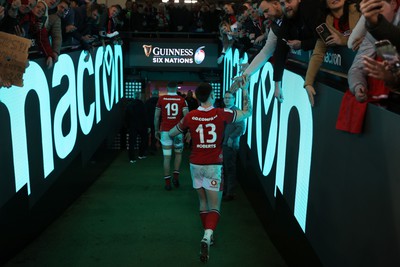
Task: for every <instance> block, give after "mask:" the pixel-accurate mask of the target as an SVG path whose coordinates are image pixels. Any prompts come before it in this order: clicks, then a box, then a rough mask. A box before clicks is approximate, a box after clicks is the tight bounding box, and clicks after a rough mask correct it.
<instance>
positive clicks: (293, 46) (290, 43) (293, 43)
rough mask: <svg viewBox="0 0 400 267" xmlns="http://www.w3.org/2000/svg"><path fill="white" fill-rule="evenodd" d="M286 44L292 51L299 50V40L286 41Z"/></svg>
mask: <svg viewBox="0 0 400 267" xmlns="http://www.w3.org/2000/svg"><path fill="white" fill-rule="evenodd" d="M286 44H287V45H288V46H289V47H290V48H291V49H293V50H299V49H301V41H300V40H288V41H287V43H286Z"/></svg>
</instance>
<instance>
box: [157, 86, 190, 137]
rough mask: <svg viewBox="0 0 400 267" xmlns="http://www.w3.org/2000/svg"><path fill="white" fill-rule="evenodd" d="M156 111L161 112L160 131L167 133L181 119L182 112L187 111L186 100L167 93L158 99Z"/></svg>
mask: <svg viewBox="0 0 400 267" xmlns="http://www.w3.org/2000/svg"><path fill="white" fill-rule="evenodd" d="M156 109H159V110H161V126H160V131H162V132H165V131H169V130H170V129H171V128H172V127H174V126H175V125H177V124H178V123H179V121H180V120H181V119H182V118H183V111H184V110H185V109H186V110H188V105H187V103H186V100H185V99H184V98H183V97H181V96H179V95H177V94H172V93H168V94H167V95H163V96H160V97H159V98H158V102H157V106H156Z"/></svg>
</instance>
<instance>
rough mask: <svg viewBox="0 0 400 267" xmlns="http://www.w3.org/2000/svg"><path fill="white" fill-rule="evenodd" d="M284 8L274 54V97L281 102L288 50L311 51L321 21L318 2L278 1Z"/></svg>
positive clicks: (310, 0)
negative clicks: (316, 29)
mask: <svg viewBox="0 0 400 267" xmlns="http://www.w3.org/2000/svg"><path fill="white" fill-rule="evenodd" d="M280 3H281V5H283V6H284V17H283V20H282V24H281V27H280V31H279V34H278V35H277V37H278V40H277V44H276V49H275V52H274V59H275V64H274V78H273V79H274V81H275V97H276V98H277V99H278V101H279V102H282V101H283V94H282V76H283V70H284V68H285V63H286V59H287V56H288V53H289V51H290V50H303V51H308V50H312V49H314V47H315V43H316V42H317V33H316V31H315V28H316V27H317V26H318V25H319V23H320V22H321V21H322V20H321V13H322V12H321V7H320V2H319V1H313V0H302V1H301V0H280Z"/></svg>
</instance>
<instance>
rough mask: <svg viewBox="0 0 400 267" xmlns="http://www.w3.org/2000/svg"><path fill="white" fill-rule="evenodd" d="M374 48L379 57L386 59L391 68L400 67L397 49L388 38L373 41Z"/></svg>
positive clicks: (396, 68)
mask: <svg viewBox="0 0 400 267" xmlns="http://www.w3.org/2000/svg"><path fill="white" fill-rule="evenodd" d="M375 50H376V53H377V55H378V56H379V57H381V58H382V59H383V60H386V61H387V62H389V64H390V65H391V68H392V69H393V70H398V69H399V68H400V62H399V60H400V58H399V54H398V53H397V49H396V47H395V46H394V45H392V43H391V42H390V41H389V40H386V39H385V40H381V41H377V42H375Z"/></svg>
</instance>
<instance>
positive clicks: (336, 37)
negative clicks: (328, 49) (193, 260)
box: [326, 32, 342, 46]
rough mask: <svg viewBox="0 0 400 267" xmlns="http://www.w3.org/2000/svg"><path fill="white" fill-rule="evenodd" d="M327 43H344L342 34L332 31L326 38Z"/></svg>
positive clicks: (330, 44) (331, 44) (332, 44)
mask: <svg viewBox="0 0 400 267" xmlns="http://www.w3.org/2000/svg"><path fill="white" fill-rule="evenodd" d="M326 45H329V46H334V45H342V44H341V40H340V36H339V35H338V34H337V33H336V32H331V35H329V36H328V38H326Z"/></svg>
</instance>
